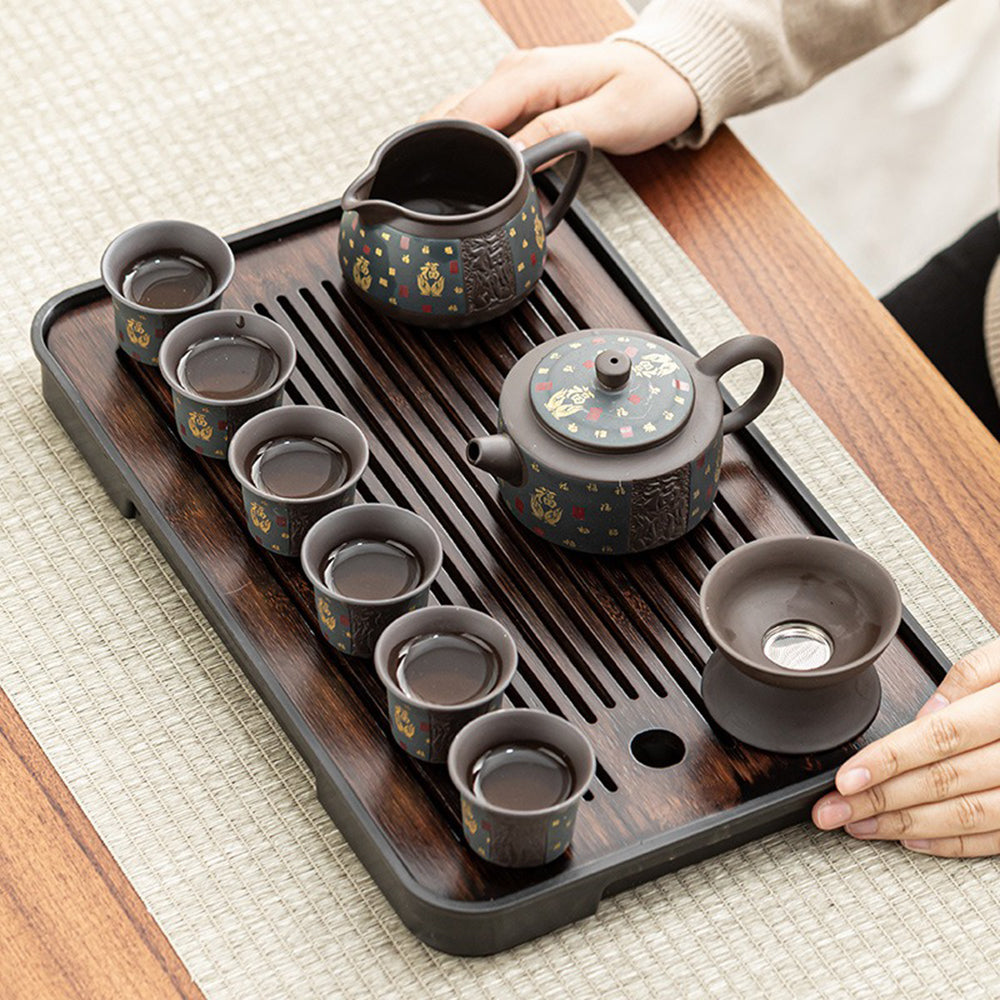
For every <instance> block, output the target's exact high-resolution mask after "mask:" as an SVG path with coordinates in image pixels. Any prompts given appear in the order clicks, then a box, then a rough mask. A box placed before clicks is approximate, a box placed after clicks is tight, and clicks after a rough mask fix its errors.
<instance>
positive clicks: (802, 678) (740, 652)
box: [701, 535, 902, 754]
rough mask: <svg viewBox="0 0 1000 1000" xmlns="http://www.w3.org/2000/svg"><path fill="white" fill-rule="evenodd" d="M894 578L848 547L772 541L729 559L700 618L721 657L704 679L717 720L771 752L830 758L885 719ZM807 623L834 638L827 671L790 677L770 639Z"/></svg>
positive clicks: (714, 577) (710, 581) (714, 578)
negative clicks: (771, 651)
mask: <svg viewBox="0 0 1000 1000" xmlns="http://www.w3.org/2000/svg"><path fill="white" fill-rule="evenodd" d="M901 613H902V603H901V601H900V597H899V591H898V590H897V589H896V585H895V583H894V582H893V579H892V577H891V576H890V575H889V573H888V572H887V571H886V570H885V569H884V568H883V567H882V566H880V565H879V564H878V563H877V562H876V561H875V560H874V559H872V558H871V556H868V555H866V554H865V553H863V552H861V551H859V550H858V549H856V548H854V546H852V545H848V544H846V543H844V542H838V541H834V540H833V539H830V538H817V537H809V536H804V535H794V536H792V535H790V536H787V537H778V538H765V539H761V540H759V541H756V542H750V543H748V544H747V545H743V546H741V547H740V548H738V549H735V550H734V551H733V552H730V553H729V554H728V555H727V556H725V558H723V559H721V560H720V561H719V562H718V563H717V564H716V565H715V566H714V567H713V569H712V571H711V572H710V573H709V574H708V576H707V577H706V578H705V582H704V584H703V585H702V588H701V614H702V619H703V621H704V622H705V627H706V628H707V629H708V632H709V634H710V635H711V637H712V639H713V640H714V642H715V644H716V646H717V649H716V651H715V653H714V654H713V655H712V657H711V659H710V660H709V662H708V664H707V665H706V667H705V671H704V674H703V676H702V696H703V698H704V699H705V707H706V708H707V710H708V712H709V714H710V715H711V717H712V719H713V720H714V721H715V722H716V723H717V724H718V725H719V726H720V727H721V728H722V729H724V730H725V731H726V732H728V733H729V734H730V735H731V736H734V737H735V738H736V739H738V740H741V741H742V742H744V743H748V744H750V745H751V746H754V747H758V748H759V749H762V750H770V751H773V752H775V753H790V754H805V753H819V752H822V751H825V750H831V749H833V748H834V747H838V746H840V745H841V744H843V743H847V742H850V741H851V740H853V739H855V738H856V737H857V736H859V735H860V734H861V733H862V732H864V731H865V730H866V729H867V728H868V726H869V725H870V724H871V722H872V720H873V719H874V718H875V716H876V714H877V713H878V709H879V704H880V701H881V685H880V684H879V679H878V673H877V671H876V668H875V666H874V661H875V660H876V659H877V658H878V656H879V655H880V654H881V653H882V651H883V650H884V649H885V648H886V646H887V645H888V644H889V642H890V641H891V640H892V637H893V636H894V635H895V634H896V629H897V628H898V627H899V621H900V616H901ZM790 623H806V624H807V625H808V626H810V627H812V628H815V627H817V626H818V628H819V629H820V630H821V634H822V635H823V636H825V637H826V639H827V642H826V644H825V645H826V652H825V654H824V655H825V656H826V657H828V659H827V661H826V663H825V664H824V665H821V666H815V667H812V668H802V667H799V668H791V667H787V666H782V665H780V664H779V663H776V662H773V661H772V659H770V658H769V657H768V656H767V655H766V654H765V640H766V637H767V636H769V635H771V634H773V633H774V631H775V630H781V629H782V627H784V628H785V629H787V627H788V626H789V624H790Z"/></svg>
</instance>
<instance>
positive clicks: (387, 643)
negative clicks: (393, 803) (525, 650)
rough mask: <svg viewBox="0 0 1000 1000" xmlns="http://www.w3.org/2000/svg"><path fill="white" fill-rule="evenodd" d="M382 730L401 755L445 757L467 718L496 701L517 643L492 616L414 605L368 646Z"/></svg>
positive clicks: (507, 681)
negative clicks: (381, 705)
mask: <svg viewBox="0 0 1000 1000" xmlns="http://www.w3.org/2000/svg"><path fill="white" fill-rule="evenodd" d="M375 670H376V671H377V673H378V676H379V680H381V681H382V683H383V684H384V685H385V689H386V694H387V697H388V705H389V728H390V731H391V733H392V737H393V739H394V740H395V741H396V743H398V744H399V746H400V747H402V749H403V750H405V751H406V752H407V753H408V754H411V755H412V756H414V757H418V758H420V759H421V760H426V761H444V760H446V759H447V757H448V747H449V746H450V745H451V741H452V740H453V739H454V737H455V736H456V735H457V733H458V732H459V730H460V729H461V728H462V727H463V726H464V725H465V724H466V723H468V722H471V721H472V720H473V719H475V718H477V717H478V716H480V715H483V714H484V713H486V712H491V711H493V710H494V709H497V708H499V707H500V704H501V702H502V701H503V693H504V691H505V690H506V689H507V687H508V685H509V684H510V682H511V680H512V679H513V677H514V672H515V671H516V670H517V649H516V647H515V646H514V640H513V639H512V638H511V636H510V633H509V632H508V631H507V630H506V629H505V628H504V627H503V626H502V625H501V624H500V623H499V622H498V621H496V620H495V619H493V618H491V617H490V616H489V615H485V614H483V613H482V612H481V611H475V610H473V609H472V608H459V607H450V606H444V607H433V608H421V609H420V610H419V611H411V612H410V613H409V614H405V615H403V617H402V618H398V619H397V620H396V621H394V622H393V623H392V624H391V625H389V626H388V627H387V628H386V630H385V631H384V632H383V633H382V635H381V636H380V637H379V640H378V643H377V644H376V646H375Z"/></svg>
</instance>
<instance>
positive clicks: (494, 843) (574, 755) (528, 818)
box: [448, 708, 597, 868]
mask: <svg viewBox="0 0 1000 1000" xmlns="http://www.w3.org/2000/svg"><path fill="white" fill-rule="evenodd" d="M505 743H530V744H542V745H546V746H550V747H552V748H554V749H555V750H558V751H559V752H560V753H561V754H563V755H564V756H565V758H566V759H567V760H568V761H569V764H570V767H571V769H572V772H573V784H572V787H571V788H570V792H569V795H568V796H567V797H566V798H565V799H563V800H562V801H561V802H558V803H556V804H555V805H552V806H548V807H547V808H544V809H525V810H518V809H509V808H503V807H500V806H496V805H493V804H492V803H491V802H489V801H488V800H487V799H485V798H483V797H482V796H481V795H479V794H477V793H476V792H475V791H474V790H473V788H472V783H471V782H470V771H471V769H472V766H473V764H475V763H476V761H478V760H479V758H480V757H482V755H483V754H485V753H486V752H487V751H489V750H491V749H493V748H494V747H499V746H502V745H503V744H505ZM596 766H597V761H596V758H595V756H594V748H593V747H592V746H591V745H590V740H588V739H587V737H586V736H584V735H583V733H582V732H581V731H580V730H579V729H577V727H576V726H574V725H573V724H572V723H570V722H567V721H566V720H565V719H562V718H560V717H559V716H557V715H550V714H549V713H548V712H541V711H538V710H536V709H529V708H513V709H502V710H501V711H499V712H490V713H489V714H488V715H482V716H480V717H479V718H478V719H474V720H473V721H472V722H470V723H469V724H468V725H467V726H466V727H465V728H464V729H463V730H462V731H461V732H460V733H459V734H458V735H457V736H456V737H455V739H454V740H453V741H452V744H451V749H450V750H449V751H448V774H449V776H450V777H451V781H452V784H453V785H454V786H455V787H456V788H457V789H458V793H459V796H460V798H461V802H462V833H463V834H464V835H465V840H466V843H467V844H468V845H469V847H471V848H472V850H473V851H475V852H476V854H478V855H479V856H480V857H481V858H483V859H485V860H486V861H491V862H492V863H493V864H495V865H501V866H503V867H505V868H530V867H534V866H536V865H544V864H548V863H549V862H550V861H554V860H555V859H556V858H558V857H559V856H560V855H562V854H563V853H564V852H565V850H566V849H567V848H568V847H569V845H570V841H571V840H572V838H573V827H574V824H575V822H576V814H577V811H578V809H579V806H580V799H581V798H583V794H584V792H586V790H587V787H588V786H589V785H590V783H591V781H593V780H594V772H595V770H596Z"/></svg>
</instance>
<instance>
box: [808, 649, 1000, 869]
mask: <svg viewBox="0 0 1000 1000" xmlns="http://www.w3.org/2000/svg"><path fill="white" fill-rule="evenodd" d="M836 783H837V791H835V792H831V793H830V794H829V795H825V796H823V798H821V799H820V800H819V801H818V802H817V803H816V805H815V806H813V812H812V817H813V822H814V823H815V824H816V826H818V827H819V828H820V829H823V830H832V829H835V828H837V827H840V826H844V828H845V829H846V831H847V832H848V833H849V834H850V835H851V836H852V837H857V838H859V839H861V840H899V841H901V842H902V844H903V846H904V847H908V848H909V849H910V850H913V851H920V852H921V853H923V854H936V855H940V856H941V857H984V856H986V855H992V854H1000V640H997V641H994V642H991V643H989V644H988V645H986V646H983V647H982V648H981V649H977V650H974V651H973V652H972V653H970V654H969V655H968V656H966V657H964V658H963V659H961V660H959V661H958V663H956V664H955V665H954V666H953V667H952V668H951V670H949V671H948V675H947V677H945V679H944V680H943V681H942V682H941V686H940V687H939V688H938V690H937V692H936V693H935V694H933V695H932V696H931V697H930V698H929V699H928V701H927V703H926V704H925V705H924V706H923V708H921V709H920V711H919V712H918V713H917V717H916V719H915V720H914V721H913V722H911V723H910V724H909V725H906V726H903V727H902V728H900V729H897V730H896V732H894V733H890V734H889V735H888V736H885V737H883V738H882V739H880V740H878V741H876V742H875V743H872V744H871V745H870V746H867V747H865V748H864V749H863V750H860V751H859V752H858V753H856V754H855V755H854V756H853V757H851V759H850V760H848V761H846V762H845V763H844V764H843V765H842V766H841V768H840V770H839V771H838V772H837V782H836ZM845 824H846V825H845Z"/></svg>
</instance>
